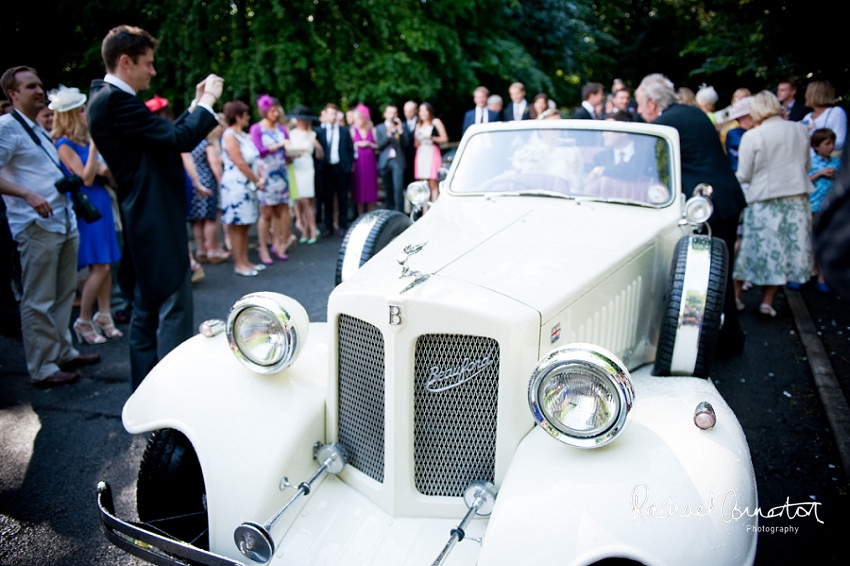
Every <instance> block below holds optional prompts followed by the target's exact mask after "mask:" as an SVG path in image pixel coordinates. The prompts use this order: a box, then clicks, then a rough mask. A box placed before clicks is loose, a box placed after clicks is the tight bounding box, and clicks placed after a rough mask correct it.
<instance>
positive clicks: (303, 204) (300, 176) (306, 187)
mask: <svg viewBox="0 0 850 566" xmlns="http://www.w3.org/2000/svg"><path fill="white" fill-rule="evenodd" d="M289 117H290V118H294V119H295V121H296V125H295V128H294V129H293V130H292V131H290V132H289V145H288V146H287V151H288V152H289V155H290V156H293V157H295V159H294V160H293V162H292V170H293V171H294V172H295V184H296V185H297V186H298V203H297V206H298V212H299V214H298V215H299V217H300V218H301V222H302V223H303V225H304V231H303V232H302V234H301V238H300V239H299V240H298V242H299V243H301V244H303V243H307V244H315V243H316V239H317V238H318V236H319V231H318V229H317V228H316V214H315V208H314V206H315V205H314V204H313V198H315V196H316V170H315V168H314V166H313V157H314V156H315V158H316V159H322V157H323V156H324V155H323V153H322V145H321V144H320V143H319V141H318V140H317V139H316V132H314V131H313V120H316V117H315V116H313V115H311V114H310V109H309V108H307V107H306V106H296V107H295V108H294V109H293V110H292V112H291V113H290V115H289Z"/></svg>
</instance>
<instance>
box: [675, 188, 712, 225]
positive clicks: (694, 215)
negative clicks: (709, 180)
mask: <svg viewBox="0 0 850 566" xmlns="http://www.w3.org/2000/svg"><path fill="white" fill-rule="evenodd" d="M693 194H694V196H692V197H691V198H689V199H688V200H687V201H686V202H685V205H684V210H683V211H682V214H683V216H684V217H685V220H686V221H687V223H688V224H694V225H696V224H705V223H706V222H708V219H709V218H711V213H712V212H714V205H713V204H712V202H711V195H712V194H714V189H713V188H712V186H711V185H708V184H706V183H700V184H699V185H697V186H696V187H694V193H693Z"/></svg>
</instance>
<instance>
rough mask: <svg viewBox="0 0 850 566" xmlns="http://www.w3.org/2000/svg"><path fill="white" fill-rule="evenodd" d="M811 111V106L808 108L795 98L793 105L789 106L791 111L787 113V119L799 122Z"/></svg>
mask: <svg viewBox="0 0 850 566" xmlns="http://www.w3.org/2000/svg"><path fill="white" fill-rule="evenodd" d="M811 111H812V109H811V108H809V107H808V106H806V105H805V104H803V103H802V102H800V101H799V100H795V101H794V106H792V107H791V113H790V114H789V115H788V119H789V120H790V121H792V122H799V121H800V120H802V119H803V118H805V117H806V114H808V113H809V112H811Z"/></svg>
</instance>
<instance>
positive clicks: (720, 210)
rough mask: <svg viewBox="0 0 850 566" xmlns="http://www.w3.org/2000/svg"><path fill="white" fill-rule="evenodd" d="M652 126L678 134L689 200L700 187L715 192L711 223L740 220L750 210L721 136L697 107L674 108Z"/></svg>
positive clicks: (666, 111)
mask: <svg viewBox="0 0 850 566" xmlns="http://www.w3.org/2000/svg"><path fill="white" fill-rule="evenodd" d="M652 123H653V124H661V125H662V126H671V127H673V128H676V130H678V131H679V144H680V146H681V153H682V192H683V193H685V195H686V196H687V197H690V196H691V195H693V192H694V187H696V186H697V185H698V184H700V183H708V184H709V185H711V186H712V187H713V188H714V195H713V196H712V198H711V200H712V202H713V203H714V215H713V216H712V219H715V217H716V219H719V220H722V219H725V218H730V217H732V216H737V215H738V214H739V213H740V212H741V210H743V209H744V207H746V206H747V201H746V200H745V199H744V193H743V191H741V184H740V183H739V182H738V179H737V178H736V177H735V173H733V172H732V166H731V165H729V160H728V159H727V157H726V154H725V153H723V147H722V146H721V145H720V136H718V135H717V130H715V129H714V125H713V124H712V123H711V121H710V120H709V119H708V117H707V116H706V115H705V113H704V112H703V111H702V110H700V109H699V108H697V107H695V106H685V105H683V104H674V105H672V106H670V107H669V108H668V109H667V110H665V111H664V112H663V113H662V114H661V115H660V116H658V117H657V118H656V119H655V120H653V121H652Z"/></svg>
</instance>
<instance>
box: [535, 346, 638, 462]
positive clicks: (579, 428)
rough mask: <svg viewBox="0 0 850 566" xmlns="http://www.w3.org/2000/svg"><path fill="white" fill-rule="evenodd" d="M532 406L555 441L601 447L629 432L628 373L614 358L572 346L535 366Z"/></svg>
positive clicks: (598, 350)
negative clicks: (627, 427) (627, 425)
mask: <svg viewBox="0 0 850 566" xmlns="http://www.w3.org/2000/svg"><path fill="white" fill-rule="evenodd" d="M528 402H529V406H530V408H531V412H532V414H533V415H534V418H535V419H536V420H537V422H538V424H540V426H541V427H542V428H543V429H544V430H546V432H548V433H549V434H550V435H552V436H553V437H554V438H557V439H558V440H560V441H562V442H565V443H567V444H570V445H572V446H577V447H579V448H597V447H599V446H604V445H605V444H608V443H609V442H611V441H612V440H614V438H616V437H617V436H618V435H619V434H620V433H621V432H622V431H623V430H624V429H625V426H626V424H627V423H628V417H629V414H630V411H631V407H632V403H633V402H634V389H633V388H632V384H631V378H630V377H629V372H628V370H627V369H626V368H625V366H624V365H623V363H622V362H621V361H619V360H618V359H617V358H616V357H615V356H614V355H613V354H611V353H610V352H607V351H605V350H603V349H601V348H597V347H595V346H592V345H589V344H572V345H569V346H565V347H564V348H561V349H559V350H555V351H554V352H551V353H550V354H548V355H547V356H546V357H544V358H543V359H542V360H541V361H540V362H539V363H538V364H537V367H536V368H535V370H534V372H533V374H532V376H531V381H530V382H529V389H528Z"/></svg>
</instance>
